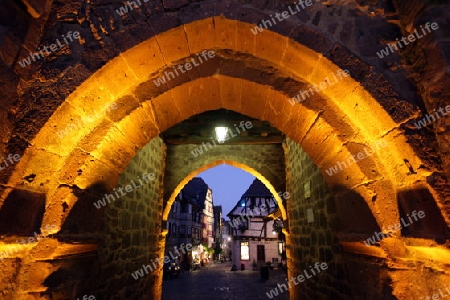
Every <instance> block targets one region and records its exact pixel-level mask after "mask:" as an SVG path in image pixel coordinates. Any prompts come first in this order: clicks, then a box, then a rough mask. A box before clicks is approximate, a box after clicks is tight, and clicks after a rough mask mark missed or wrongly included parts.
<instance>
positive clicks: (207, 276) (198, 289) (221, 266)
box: [162, 263, 288, 300]
mask: <svg viewBox="0 0 450 300" xmlns="http://www.w3.org/2000/svg"><path fill="white" fill-rule="evenodd" d="M230 270H231V263H216V264H210V265H209V266H208V267H206V268H202V269H201V270H197V271H193V272H192V273H183V274H181V275H180V277H179V278H176V279H169V280H164V281H163V294H162V299H163V300H191V299H192V300H194V299H195V300H199V299H201V300H209V299H211V300H213V299H214V300H216V299H221V300H237V299H242V300H256V299H269V297H268V296H267V295H266V292H269V291H270V290H271V289H274V288H275V287H276V286H277V284H278V283H284V282H285V279H286V276H285V274H284V273H283V272H282V271H278V270H271V271H270V275H269V280H267V281H266V282H263V281H262V280H261V277H260V273H259V271H251V270H245V271H240V270H239V271H234V272H231V271H230ZM273 299H277V300H286V299H288V294H287V293H286V292H284V293H282V294H280V295H279V296H278V297H275V298H273Z"/></svg>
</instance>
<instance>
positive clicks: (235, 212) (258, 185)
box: [227, 178, 278, 219]
mask: <svg viewBox="0 0 450 300" xmlns="http://www.w3.org/2000/svg"><path fill="white" fill-rule="evenodd" d="M252 198H263V199H268V200H269V202H272V203H274V204H275V207H270V206H269V205H268V204H267V205H266V206H267V209H266V210H265V211H262V212H261V213H259V214H254V215H255V216H261V217H264V216H267V215H268V214H272V213H273V212H275V211H276V210H278V205H277V202H276V201H275V198H274V196H273V194H272V193H271V192H270V191H269V189H268V188H267V187H266V186H265V185H264V184H263V183H262V182H261V181H260V180H259V179H257V178H255V180H254V181H253V182H252V184H251V185H250V186H249V188H248V189H247V191H245V193H244V194H242V196H241V199H239V200H238V202H237V203H236V205H235V206H234V207H233V209H232V210H231V211H230V212H229V213H228V214H227V216H228V217H229V218H230V219H232V217H233V216H234V217H236V216H239V215H240V214H241V213H243V214H246V215H247V214H248V215H250V212H249V211H250V210H252V208H251V203H253V204H254V205H255V207H259V206H260V205H261V204H262V203H261V202H260V201H259V200H258V201H252ZM242 199H245V201H246V205H245V207H242V206H241V205H240V204H241V200H242ZM253 200H254V199H253ZM252 211H254V208H253V210H252Z"/></svg>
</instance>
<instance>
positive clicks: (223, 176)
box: [197, 165, 255, 219]
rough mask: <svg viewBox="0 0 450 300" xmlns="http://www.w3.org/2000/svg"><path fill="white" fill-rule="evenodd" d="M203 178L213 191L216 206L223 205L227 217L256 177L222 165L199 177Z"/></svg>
mask: <svg viewBox="0 0 450 300" xmlns="http://www.w3.org/2000/svg"><path fill="white" fill-rule="evenodd" d="M197 177H201V178H203V180H204V181H205V182H206V184H207V185H208V186H209V187H210V188H211V189H212V191H213V202H214V205H222V216H223V217H224V218H225V219H228V217H227V216H226V215H227V214H228V213H229V212H230V211H231V210H232V209H233V207H234V206H235V205H236V203H237V202H238V201H239V200H240V199H241V196H242V194H244V193H245V191H246V190H247V189H248V187H249V186H250V185H251V184H252V182H253V180H254V179H255V176H253V175H252V174H250V173H247V172H246V171H244V170H242V169H238V168H235V167H232V166H229V165H220V166H217V167H214V168H211V169H208V170H206V171H205V172H202V173H200V174H198V175H197Z"/></svg>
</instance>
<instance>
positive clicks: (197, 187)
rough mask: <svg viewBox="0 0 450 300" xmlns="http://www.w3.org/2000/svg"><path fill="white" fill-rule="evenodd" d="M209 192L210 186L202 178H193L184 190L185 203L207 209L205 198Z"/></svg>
mask: <svg viewBox="0 0 450 300" xmlns="http://www.w3.org/2000/svg"><path fill="white" fill-rule="evenodd" d="M207 192H208V185H207V184H206V183H205V181H203V179H202V178H200V177H194V178H192V179H191V180H190V181H189V182H188V183H187V184H186V185H185V186H184V187H183V189H182V196H183V200H184V201H188V202H191V203H194V204H196V205H197V206H199V207H200V208H204V207H205V198H206V194H207Z"/></svg>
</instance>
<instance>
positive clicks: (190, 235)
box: [187, 226, 192, 238]
mask: <svg viewBox="0 0 450 300" xmlns="http://www.w3.org/2000/svg"><path fill="white" fill-rule="evenodd" d="M187 237H188V238H190V237H192V227H191V226H188V227H187Z"/></svg>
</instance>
